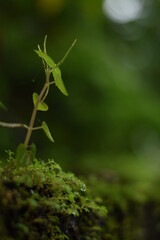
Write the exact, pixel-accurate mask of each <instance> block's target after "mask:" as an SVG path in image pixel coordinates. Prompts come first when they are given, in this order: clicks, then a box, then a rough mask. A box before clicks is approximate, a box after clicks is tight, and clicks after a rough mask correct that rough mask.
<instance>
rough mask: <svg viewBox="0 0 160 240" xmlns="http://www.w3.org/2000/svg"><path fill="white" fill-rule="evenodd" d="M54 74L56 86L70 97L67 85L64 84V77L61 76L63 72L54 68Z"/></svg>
mask: <svg viewBox="0 0 160 240" xmlns="http://www.w3.org/2000/svg"><path fill="white" fill-rule="evenodd" d="M52 74H53V77H54V80H55V84H56V86H57V87H58V88H59V90H60V91H61V92H62V93H63V94H64V95H66V96H68V92H67V90H66V88H65V85H64V83H63V80H62V76H61V70H60V69H59V68H58V67H56V68H53V69H52Z"/></svg>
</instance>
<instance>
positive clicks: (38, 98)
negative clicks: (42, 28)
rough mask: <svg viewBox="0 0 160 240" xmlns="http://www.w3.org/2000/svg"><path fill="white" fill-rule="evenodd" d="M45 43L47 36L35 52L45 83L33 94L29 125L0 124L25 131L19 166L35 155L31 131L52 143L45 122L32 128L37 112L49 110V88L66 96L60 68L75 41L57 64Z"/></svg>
mask: <svg viewBox="0 0 160 240" xmlns="http://www.w3.org/2000/svg"><path fill="white" fill-rule="evenodd" d="M46 41H47V36H45V39H44V44H43V50H41V47H40V46H39V45H38V50H35V52H36V53H37V54H38V56H39V57H40V58H41V59H42V63H43V66H44V71H45V83H44V85H43V87H42V89H41V91H40V93H39V94H38V93H36V92H34V93H33V105H34V107H33V111H32V114H31V119H30V123H29V125H26V124H23V123H6V122H0V126H1V127H9V128H26V129H27V134H26V137H25V140H24V143H23V144H20V145H19V146H18V148H17V154H16V161H17V164H18V165H19V166H23V165H24V166H27V165H29V164H30V162H31V161H32V159H33V158H34V157H35V153H36V147H35V145H34V144H32V145H31V146H29V142H30V138H31V135H32V131H34V130H39V129H42V130H43V131H44V133H45V134H46V136H47V137H48V138H49V140H50V141H51V142H54V140H53V137H52V135H51V132H50V130H49V128H48V125H47V123H46V122H45V121H43V122H42V124H41V125H40V126H34V124H35V119H36V115H37V111H48V109H49V108H48V105H47V104H46V103H45V99H46V97H47V95H48V93H49V90H50V86H51V85H53V84H54V85H55V86H56V87H58V89H59V90H60V91H61V92H62V93H63V94H64V95H65V96H68V92H67V90H66V87H65V85H64V83H63V80H62V76H61V70H60V66H61V64H62V63H63V62H64V60H65V59H66V57H67V56H68V54H69V52H70V51H71V49H72V48H73V46H74V45H75V43H76V41H77V40H76V39H75V40H74V42H73V43H72V45H71V47H70V48H69V49H68V51H67V52H66V54H65V55H64V57H63V58H62V60H60V61H59V62H58V63H57V64H56V63H55V62H54V61H53V60H52V58H51V57H50V56H49V55H48V54H47V48H46ZM51 76H53V80H51ZM0 107H1V108H3V109H4V110H6V106H5V105H4V104H3V103H2V102H0Z"/></svg>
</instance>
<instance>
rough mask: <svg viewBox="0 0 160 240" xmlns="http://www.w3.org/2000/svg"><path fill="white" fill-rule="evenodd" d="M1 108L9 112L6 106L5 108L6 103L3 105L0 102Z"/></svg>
mask: <svg viewBox="0 0 160 240" xmlns="http://www.w3.org/2000/svg"><path fill="white" fill-rule="evenodd" d="M0 108H2V109H3V110H5V111H7V108H6V106H5V105H4V103H2V102H1V101H0Z"/></svg>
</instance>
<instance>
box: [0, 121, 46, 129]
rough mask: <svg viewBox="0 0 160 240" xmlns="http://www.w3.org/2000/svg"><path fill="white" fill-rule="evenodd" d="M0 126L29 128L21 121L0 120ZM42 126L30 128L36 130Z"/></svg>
mask: <svg viewBox="0 0 160 240" xmlns="http://www.w3.org/2000/svg"><path fill="white" fill-rule="evenodd" d="M0 127H7V128H26V129H29V127H28V126H27V125H26V124H23V123H6V122H0ZM41 128H42V126H39V127H34V128H32V130H38V129H41Z"/></svg>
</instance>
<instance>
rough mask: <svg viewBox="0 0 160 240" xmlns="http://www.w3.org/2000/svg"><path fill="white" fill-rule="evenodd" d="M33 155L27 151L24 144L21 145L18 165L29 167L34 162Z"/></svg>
mask: <svg viewBox="0 0 160 240" xmlns="http://www.w3.org/2000/svg"><path fill="white" fill-rule="evenodd" d="M31 155H32V154H31V152H30V151H27V149H26V147H25V145H24V144H19V146H18V148H17V152H16V160H17V165H18V166H19V167H23V166H25V167H27V166H28V165H29V164H30V163H31V161H32V156H31Z"/></svg>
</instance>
